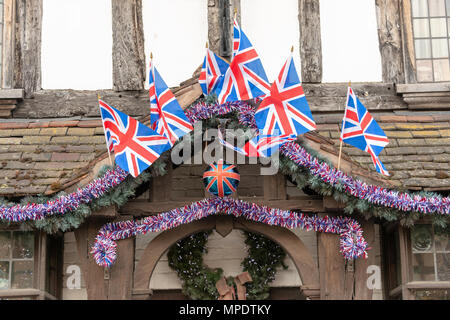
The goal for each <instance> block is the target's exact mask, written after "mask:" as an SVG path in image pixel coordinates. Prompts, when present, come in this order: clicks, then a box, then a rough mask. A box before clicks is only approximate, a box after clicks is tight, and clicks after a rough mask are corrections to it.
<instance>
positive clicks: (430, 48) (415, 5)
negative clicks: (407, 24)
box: [411, 0, 450, 82]
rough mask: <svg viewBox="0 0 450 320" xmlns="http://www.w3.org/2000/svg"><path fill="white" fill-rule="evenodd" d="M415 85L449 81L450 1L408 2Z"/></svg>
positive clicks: (418, 0) (427, 0) (420, 0)
mask: <svg viewBox="0 0 450 320" xmlns="http://www.w3.org/2000/svg"><path fill="white" fill-rule="evenodd" d="M411 11H412V12H411V14H412V25H413V35H414V49H415V56H416V68H417V81H418V82H443V81H450V61H449V49H450V0H411Z"/></svg>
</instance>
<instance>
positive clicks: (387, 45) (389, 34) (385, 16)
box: [375, 0, 405, 83]
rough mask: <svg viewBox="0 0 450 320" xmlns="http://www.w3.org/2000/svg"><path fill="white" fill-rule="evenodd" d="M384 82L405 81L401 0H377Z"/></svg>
mask: <svg viewBox="0 0 450 320" xmlns="http://www.w3.org/2000/svg"><path fill="white" fill-rule="evenodd" d="M375 6H376V9H377V10H376V11H377V22H378V41H379V47H380V53H381V62H382V63H381V65H382V68H383V71H382V75H383V82H389V83H391V82H392V83H404V82H405V72H404V67H403V49H402V34H401V25H402V22H401V21H402V19H401V10H400V0H375Z"/></svg>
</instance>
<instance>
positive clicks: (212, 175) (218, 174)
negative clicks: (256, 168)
mask: <svg viewBox="0 0 450 320" xmlns="http://www.w3.org/2000/svg"><path fill="white" fill-rule="evenodd" d="M240 178H241V176H240V175H239V172H238V170H237V168H236V166H235V165H232V164H226V163H223V160H222V159H220V160H219V161H218V163H217V164H216V163H213V164H210V165H209V166H208V168H207V169H206V170H205V172H204V173H203V183H204V184H205V188H206V190H208V192H209V193H211V194H213V195H215V196H218V197H225V196H229V195H230V194H232V193H233V192H235V191H236V189H237V186H238V184H239V180H240Z"/></svg>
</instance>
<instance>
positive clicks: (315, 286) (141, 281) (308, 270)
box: [133, 215, 320, 299]
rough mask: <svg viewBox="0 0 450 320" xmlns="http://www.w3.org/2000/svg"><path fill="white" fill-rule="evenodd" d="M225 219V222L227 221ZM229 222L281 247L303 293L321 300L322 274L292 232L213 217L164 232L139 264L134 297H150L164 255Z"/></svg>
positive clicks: (247, 221)
mask: <svg viewBox="0 0 450 320" xmlns="http://www.w3.org/2000/svg"><path fill="white" fill-rule="evenodd" d="M224 218H225V219H224ZM219 219H220V221H221V222H224V221H225V222H226V224H228V225H229V226H230V231H231V229H232V228H234V229H239V230H243V231H250V232H254V233H259V234H262V235H264V236H266V237H267V238H269V239H271V240H272V241H275V242H276V243H278V244H279V245H280V246H281V247H282V248H283V249H284V251H285V252H286V253H287V254H288V255H289V256H290V257H291V259H292V261H293V262H294V265H295V267H296V268H297V271H298V273H299V275H300V278H301V280H302V286H301V287H300V289H301V290H302V292H303V294H304V295H305V296H306V297H307V298H310V299H318V298H319V297H320V289H319V288H320V287H319V273H318V270H317V267H316V265H315V263H314V260H313V257H312V255H311V253H310V252H309V251H308V249H307V248H306V246H305V245H304V244H303V242H302V241H301V240H300V239H299V238H298V237H297V236H296V235H295V234H293V233H292V232H286V229H285V228H281V227H278V226H269V225H266V224H263V223H258V222H253V221H249V220H246V219H243V218H234V217H231V216H223V215H218V216H212V217H208V218H206V219H202V220H199V221H195V222H192V223H189V224H186V225H182V226H179V227H177V228H174V229H172V230H169V231H165V232H162V233H161V234H159V235H158V236H157V237H155V239H153V240H152V241H151V242H150V243H149V244H148V245H147V247H146V248H145V250H144V253H143V255H142V258H141V259H140V260H139V262H138V264H137V266H136V269H135V272H134V289H133V296H134V297H137V298H138V299H139V296H141V298H142V295H145V296H147V295H148V293H149V285H150V279H151V276H152V273H153V270H154V269H155V266H156V264H157V262H158V260H159V259H160V258H161V256H162V255H163V254H164V252H165V251H166V250H167V249H169V248H170V246H172V245H173V244H174V243H176V242H177V241H179V240H181V239H183V238H185V237H187V236H189V235H191V234H195V233H197V232H201V231H207V230H212V229H216V228H217V227H216V221H219Z"/></svg>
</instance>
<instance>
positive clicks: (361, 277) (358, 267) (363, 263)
mask: <svg viewBox="0 0 450 320" xmlns="http://www.w3.org/2000/svg"><path fill="white" fill-rule="evenodd" d="M359 223H360V225H361V228H362V229H363V236H364V238H365V239H366V241H367V243H368V245H369V248H373V247H374V244H375V240H376V239H375V225H374V222H373V219H370V220H365V219H359ZM374 264H375V252H373V250H372V251H369V257H368V258H367V259H364V258H358V259H356V260H355V300H372V295H373V290H372V289H369V287H368V286H367V278H368V276H369V275H368V274H367V268H368V267H369V266H370V265H374Z"/></svg>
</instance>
